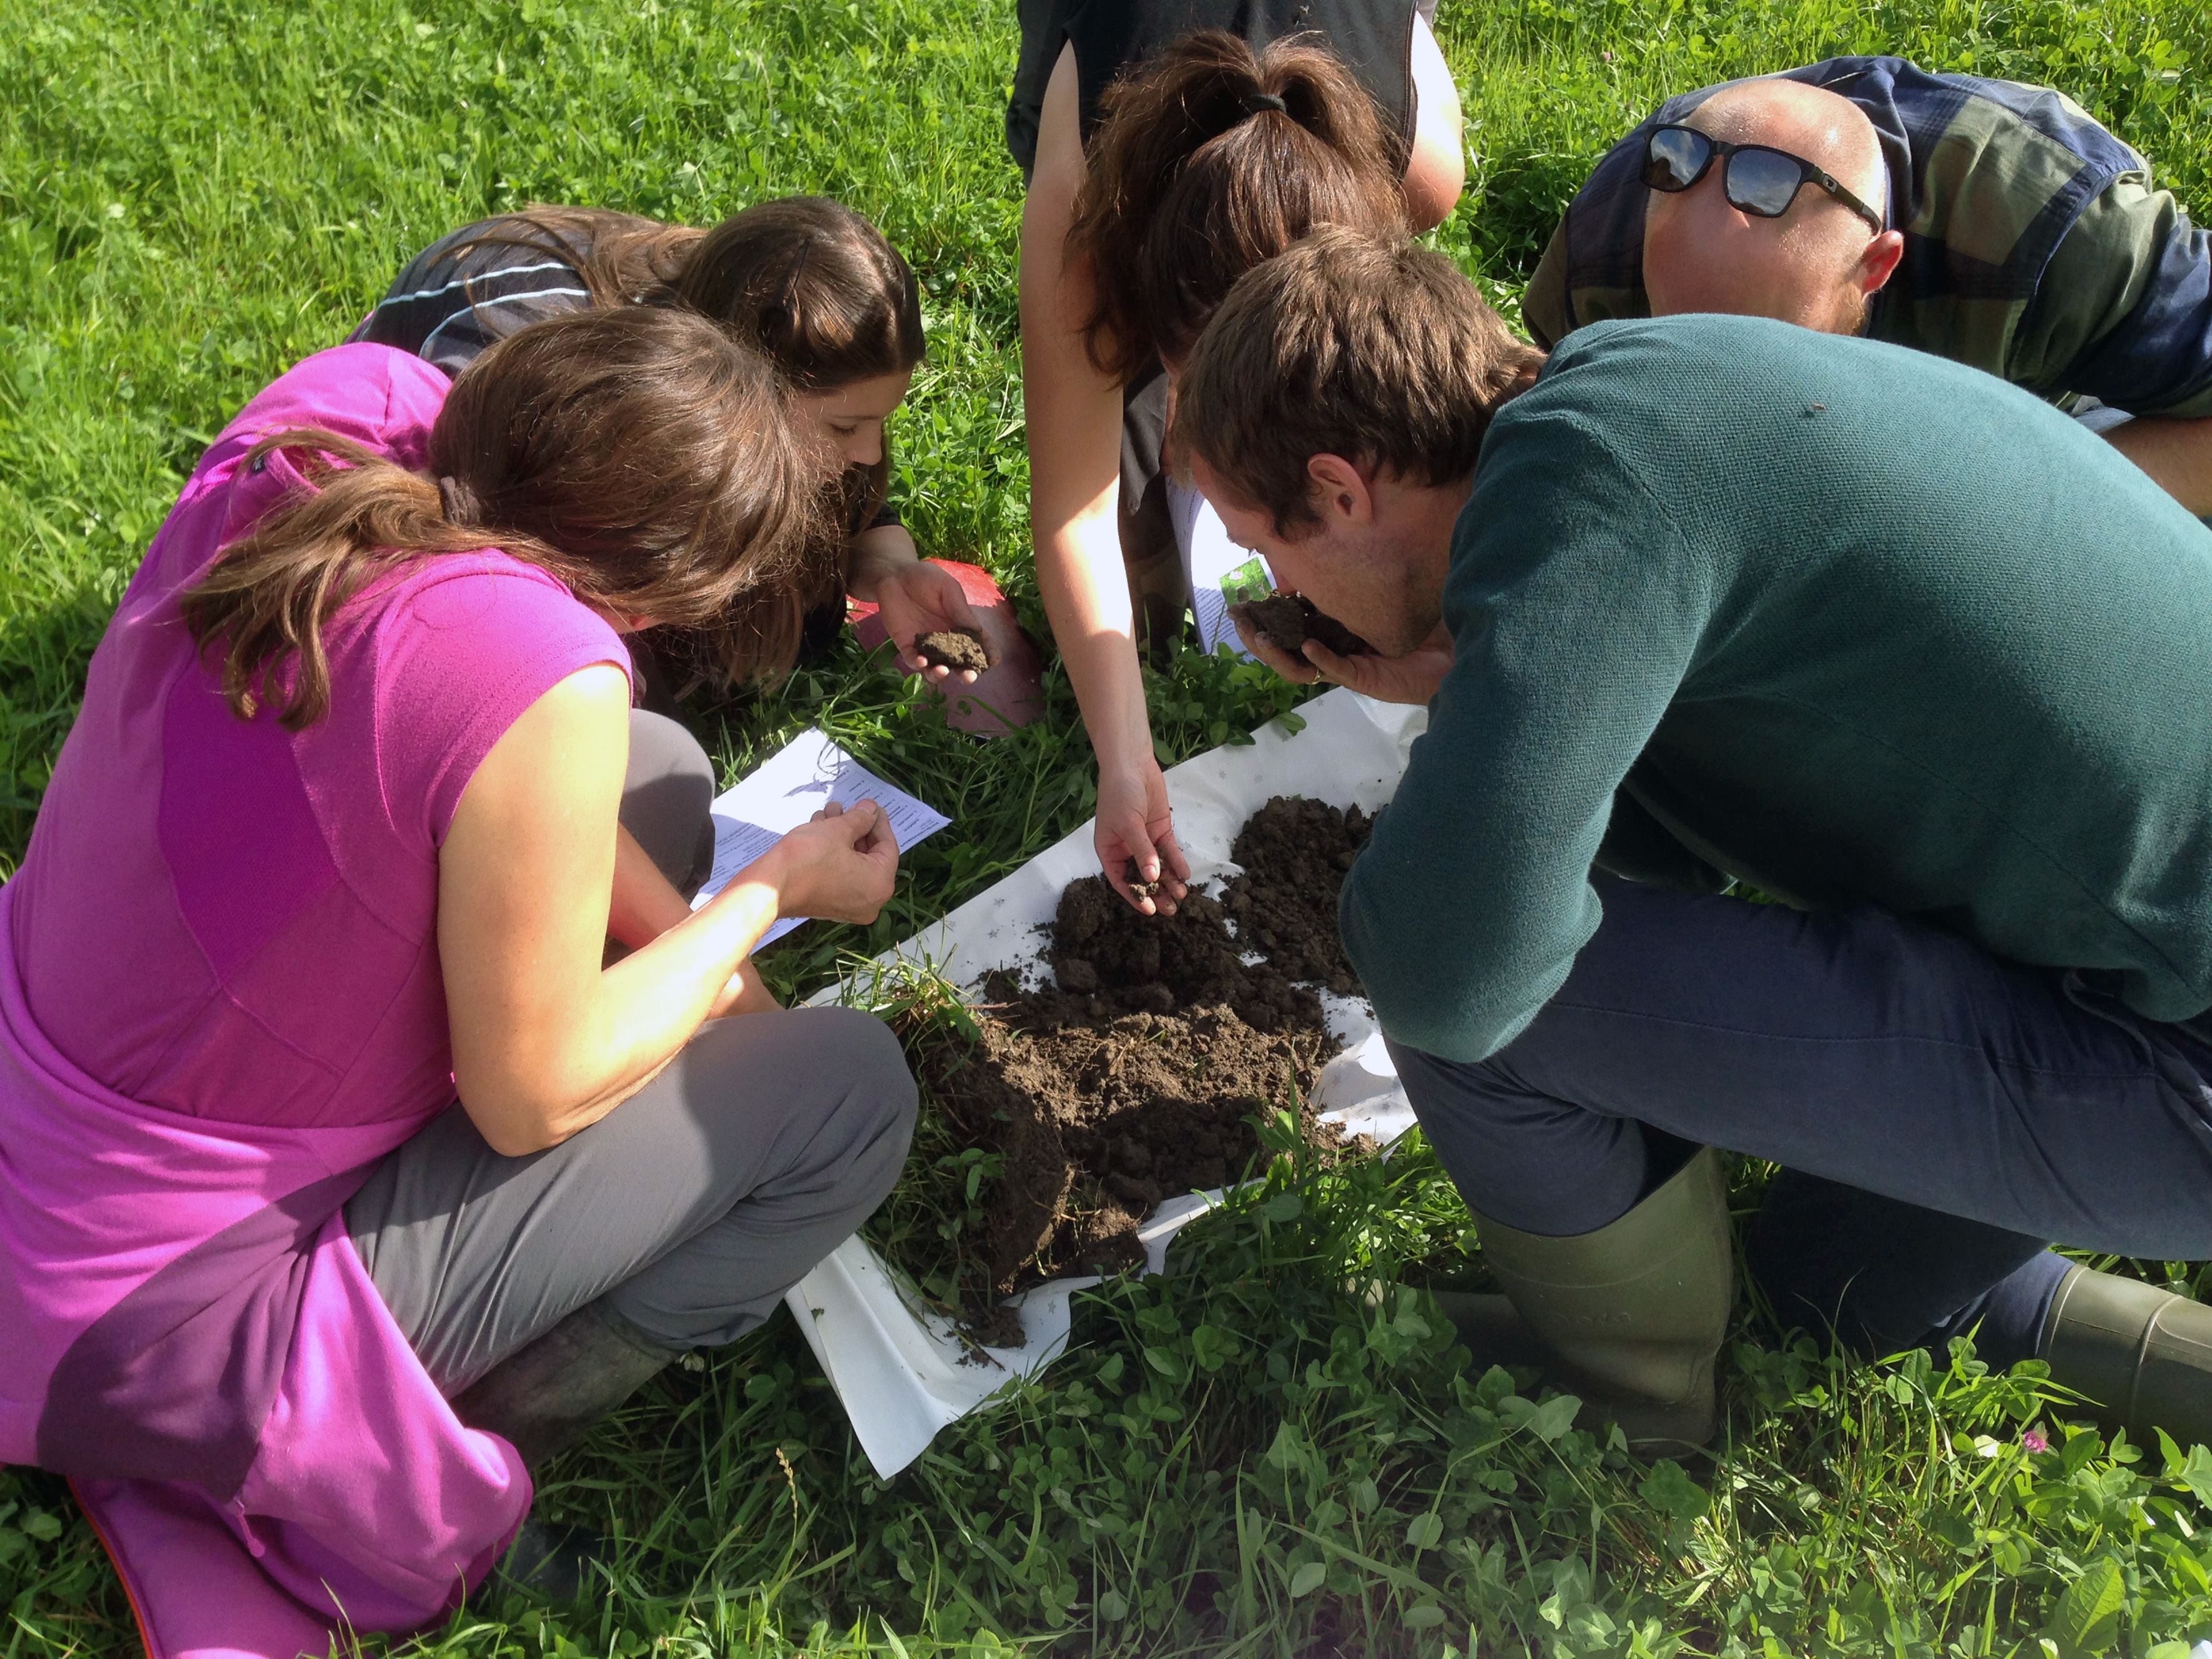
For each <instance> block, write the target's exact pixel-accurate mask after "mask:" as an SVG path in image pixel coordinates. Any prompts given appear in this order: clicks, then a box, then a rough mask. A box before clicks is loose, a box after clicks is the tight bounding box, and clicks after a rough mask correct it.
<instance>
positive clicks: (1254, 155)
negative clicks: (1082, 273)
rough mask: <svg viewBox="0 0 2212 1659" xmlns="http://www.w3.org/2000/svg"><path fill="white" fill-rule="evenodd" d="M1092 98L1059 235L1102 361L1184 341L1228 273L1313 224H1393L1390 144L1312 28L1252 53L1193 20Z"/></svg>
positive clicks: (1397, 224) (1193, 335) (1398, 174)
mask: <svg viewBox="0 0 2212 1659" xmlns="http://www.w3.org/2000/svg"><path fill="white" fill-rule="evenodd" d="M1274 100H1279V101H1280V107H1279V108H1278V107H1276V106H1275V103H1274ZM1100 107H1101V109H1102V111H1103V122H1102V124H1101V125H1100V126H1099V128H1098V131H1097V133H1096V134H1095V135H1094V136H1093V137H1092V138H1091V143H1090V154H1089V157H1088V160H1087V163H1086V166H1085V173H1084V179H1083V185H1082V187H1081V189H1080V190H1079V191H1077V193H1076V198H1075V218H1074V222H1073V224H1071V225H1070V226H1069V228H1068V232H1067V248H1068V252H1069V253H1070V254H1071V255H1073V256H1075V257H1077V258H1081V259H1083V260H1085V262H1087V263H1088V264H1089V266H1090V269H1091V281H1092V284H1093V291H1094V293H1095V295H1096V299H1095V301H1094V302H1093V304H1092V307H1091V314H1090V316H1089V317H1088V318H1086V319H1085V321H1084V324H1083V343H1084V349H1085V351H1086V352H1087V353H1088V354H1089V356H1090V358H1091V362H1092V363H1093V364H1094V365H1095V366H1096V367H1097V369H1098V370H1099V372H1100V373H1101V374H1110V375H1113V376H1114V377H1115V378H1116V379H1117V380H1122V381H1125V382H1126V381H1127V380H1130V379H1131V378H1133V376H1134V375H1135V374H1137V373H1138V372H1139V370H1141V369H1142V368H1144V366H1145V365H1146V363H1147V362H1150V361H1151V360H1152V357H1153V356H1167V357H1182V356H1185V355H1187V354H1188V351H1189V350H1190V348H1191V346H1192V344H1193V343H1194V342H1195V341H1196V339H1197V338H1198V335H1199V331H1200V330H1201V329H1203V328H1204V327H1205V326H1206V319H1207V318H1208V317H1209V316H1211V315H1212V313H1213V309H1214V307H1216V306H1218V305H1219V304H1220V303H1221V301H1222V300H1223V299H1224V298H1225V296H1226V295H1228V293H1229V290H1230V288H1231V286H1232V285H1233V284H1234V283H1236V281H1237V278H1238V277H1239V276H1243V274H1244V273H1245V272H1246V271H1248V270H1251V269H1252V267H1253V266H1255V265H1256V264H1261V262H1262V261H1264V260H1267V259H1270V258H1273V257H1274V256H1275V255H1276V254H1278V253H1280V252H1282V251H1283V250H1284V249H1285V248H1286V247H1289V246H1291V244H1292V243H1293V242H1295V241H1297V240H1298V239H1299V238H1300V237H1302V236H1304V235H1305V234H1308V233H1309V232H1310V231H1311V230H1313V229H1314V228H1315V227H1316V226H1318V225H1331V224H1333V225H1348V226H1350V227H1352V228H1353V229H1356V230H1364V231H1366V232H1368V233H1369V234H1372V235H1376V236H1391V235H1398V236H1402V235H1404V234H1406V233H1407V228H1408V227H1407V216H1406V199H1405V191H1404V186H1403V182H1402V180H1403V175H1404V173H1405V167H1406V158H1405V156H1404V155H1403V153H1402V149H1403V147H1402V145H1401V143H1400V142H1399V141H1398V140H1397V138H1396V137H1395V135H1393V134H1392V133H1391V132H1390V131H1389V129H1388V127H1386V126H1385V125H1384V124H1383V116H1382V113H1381V112H1380V111H1379V110H1377V109H1376V106H1375V100H1373V99H1372V98H1370V97H1369V96H1368V94H1367V92H1366V90H1365V88H1363V87H1362V86H1361V85H1360V84H1359V82H1358V80H1357V79H1356V78H1354V76H1352V71H1351V70H1347V69H1346V67H1345V66H1344V64H1342V62H1341V61H1340V60H1339V59H1338V58H1337V57H1336V56H1335V55H1334V53H1333V52H1329V51H1328V48H1327V47H1326V46H1322V45H1320V44H1319V37H1318V36H1315V35H1298V36H1291V37H1288V38H1285V39H1284V40H1275V41H1272V42H1270V43H1269V44H1268V45H1267V46H1266V47H1265V48H1263V49H1262V50H1261V52H1258V53H1257V54H1255V53H1254V52H1253V50H1252V48H1251V47H1250V46H1249V45H1247V44H1246V43H1245V42H1244V41H1243V40H1240V39H1239V38H1238V37H1237V36H1236V35H1234V34H1230V33H1225V31H1222V30H1219V29H1206V30H1201V31H1200V32H1199V33H1194V34H1189V35H1186V36H1184V37H1183V38H1182V40H1178V41H1176V43H1175V45H1173V46H1170V47H1169V48H1168V49H1167V50H1166V51H1164V52H1161V53H1159V54H1158V56H1156V57H1154V58H1150V59H1148V60H1146V62H1145V63H1144V64H1142V65H1140V66H1139V68H1138V69H1137V70H1135V71H1133V73H1131V74H1129V75H1127V76H1125V78H1123V79H1121V80H1120V81H1117V82H1115V84H1114V85H1113V86H1112V87H1110V88H1108V89H1107V92H1106V95H1105V98H1104V100H1103V101H1102V103H1101V106H1100Z"/></svg>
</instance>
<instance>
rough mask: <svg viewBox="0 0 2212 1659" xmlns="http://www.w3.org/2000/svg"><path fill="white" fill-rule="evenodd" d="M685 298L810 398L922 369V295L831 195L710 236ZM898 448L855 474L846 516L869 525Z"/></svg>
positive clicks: (763, 211) (757, 211) (853, 527)
mask: <svg viewBox="0 0 2212 1659" xmlns="http://www.w3.org/2000/svg"><path fill="white" fill-rule="evenodd" d="M670 291H671V294H672V295H674V297H675V299H676V301H677V302H678V303H679V304H682V305H688V306H690V307H691V308H692V309H693V310H695V311H698V312H702V313H704V314H705V315H707V316H709V317H712V318H713V319H714V320H715V321H717V322H719V323H720V324H721V325H723V326H724V327H726V328H729V329H731V330H733V331H735V332H736V333H737V335H738V337H739V338H741V339H744V340H746V341H748V342H750V343H753V344H755V345H757V346H758V347H759V348H760V349H762V350H763V351H764V352H766V353H767V354H768V356H769V360H770V361H771V362H774V363H775V366H776V367H777V368H779V369H781V371H782V372H783V374H784V376H785V378H786V379H787V380H789V381H790V382H791V384H792V385H793V386H794V387H795V388H797V389H798V390H799V392H807V393H812V392H830V391H834V390H836V388H837V387H839V386H851V385H852V384H854V382H855V381H858V380H874V379H876V378H877V377H878V376H879V375H884V374H905V373H906V372H907V371H908V369H911V368H914V367H915V364H917V363H919V362H921V359H922V354H923V352H924V351H925V350H926V349H927V342H926V341H925V340H924V338H923V337H922V331H921V288H920V286H919V285H918V284H917V283H915V280H914V272H913V270H910V269H909V268H908V265H907V262H906V261H905V260H904V259H902V258H900V257H899V252H898V250H897V249H896V248H895V247H893V246H891V245H890V243H889V242H888V241H886V240H884V234H883V233H882V232H881V231H879V230H878V229H877V228H875V227H874V226H873V225H872V224H870V223H869V222H867V221H866V219H864V218H862V217H861V216H860V215H859V214H857V213H855V212H854V211H853V210H852V209H850V208H848V207H847V206H846V205H845V204H843V203H842V202H833V201H831V200H830V199H829V197H826V196H786V197H781V199H779V200H776V201H773V202H757V203H755V204H753V205H752V206H750V207H749V208H746V209H744V210H743V211H741V212H738V213H733V214H732V215H731V216H729V217H728V218H726V219H725V220H723V221H722V222H721V223H720V224H719V225H717V226H715V227H714V229H712V230H710V231H708V232H707V233H706V234H705V235H704V236H703V237H702V239H701V240H700V241H699V243H698V245H697V246H696V247H695V248H693V249H692V250H691V252H690V257H689V258H687V259H686V260H685V261H684V268H683V270H682V271H681V273H680V274H678V276H677V277H676V279H675V281H674V282H673V283H671V289H670ZM890 465H891V462H890V444H889V443H888V442H886V443H885V444H884V451H883V454H882V455H881V456H880V457H879V458H878V459H877V461H876V464H875V465H873V466H872V467H867V468H865V469H862V468H852V469H848V471H847V473H846V475H845V477H843V478H842V481H841V483H842V496H843V500H842V502H841V504H840V507H839V510H840V511H841V512H842V513H844V514H845V516H846V527H847V529H848V530H849V531H857V530H862V529H866V527H867V524H868V521H869V520H871V519H872V518H873V517H874V516H875V513H876V511H877V509H878V508H879V507H881V506H882V505H883V501H884V493H885V492H886V491H887V490H888V489H889V488H890Z"/></svg>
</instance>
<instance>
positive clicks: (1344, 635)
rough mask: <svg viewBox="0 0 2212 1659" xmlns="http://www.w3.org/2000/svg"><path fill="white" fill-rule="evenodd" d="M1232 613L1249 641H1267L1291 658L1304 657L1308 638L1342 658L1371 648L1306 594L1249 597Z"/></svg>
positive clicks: (1239, 628)
mask: <svg viewBox="0 0 2212 1659" xmlns="http://www.w3.org/2000/svg"><path fill="white" fill-rule="evenodd" d="M1229 614H1230V617H1231V618H1232V619H1233V620H1234V621H1235V622H1236V623H1237V629H1238V630H1239V631H1240V632H1241V633H1243V635H1244V636H1245V637H1246V638H1247V639H1248V640H1250V639H1254V638H1257V639H1261V640H1265V641H1267V643H1268V644H1269V645H1272V646H1273V647H1275V649H1277V650H1278V651H1280V652H1281V653H1283V654H1284V655H1285V656H1288V657H1292V658H1296V657H1299V656H1302V655H1303V654H1304V645H1305V642H1306V641H1308V640H1313V641H1317V642H1318V643H1319V644H1321V645H1322V647H1323V648H1325V649H1327V650H1328V651H1330V652H1332V653H1334V654H1335V655H1337V656H1340V657H1356V656H1358V655H1360V654H1361V653H1363V652H1365V651H1366V650H1368V649H1369V647H1368V644H1367V641H1364V640H1363V639H1361V638H1360V637H1359V635H1357V634H1355V633H1353V632H1352V630H1351V629H1348V628H1346V626H1345V625H1344V624H1343V623H1340V622H1339V621H1337V619H1336V618H1335V617H1331V616H1328V615H1325V614H1324V613H1323V612H1322V611H1321V610H1320V609H1319V608H1317V607H1316V605H1315V604H1314V602H1313V601H1312V600H1311V599H1308V598H1306V597H1305V595H1304V594H1303V593H1276V594H1273V595H1272V596H1270V597H1269V598H1267V599H1247V600H1245V601H1244V602H1243V604H1241V605H1231V606H1230V607H1229Z"/></svg>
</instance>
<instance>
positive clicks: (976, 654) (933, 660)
mask: <svg viewBox="0 0 2212 1659" xmlns="http://www.w3.org/2000/svg"><path fill="white" fill-rule="evenodd" d="M914 654H915V656H917V657H919V658H920V659H921V663H922V665H923V666H924V667H926V668H937V667H945V668H949V669H951V671H953V672H954V673H956V674H957V673H958V672H960V671H961V670H963V669H964V668H972V669H974V670H975V671H976V672H977V673H979V674H980V673H981V672H982V671H984V670H985V669H987V668H988V667H989V666H990V665H991V653H990V652H989V651H988V650H987V648H986V647H985V646H984V644H983V635H982V633H981V630H980V629H973V628H952V629H940V630H939V631H936V632H933V633H928V634H924V635H922V636H921V638H920V639H918V640H916V641H915V642H914Z"/></svg>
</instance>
